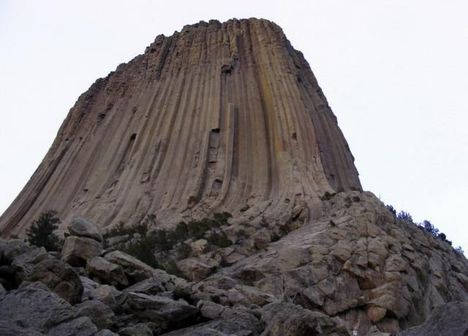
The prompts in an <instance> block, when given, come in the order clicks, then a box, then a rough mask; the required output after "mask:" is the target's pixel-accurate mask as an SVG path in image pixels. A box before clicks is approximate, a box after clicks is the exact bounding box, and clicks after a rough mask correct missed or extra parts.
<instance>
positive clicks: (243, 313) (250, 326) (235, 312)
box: [165, 302, 264, 336]
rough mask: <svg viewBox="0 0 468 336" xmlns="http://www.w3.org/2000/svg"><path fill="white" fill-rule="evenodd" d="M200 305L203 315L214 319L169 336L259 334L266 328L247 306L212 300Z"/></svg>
mask: <svg viewBox="0 0 468 336" xmlns="http://www.w3.org/2000/svg"><path fill="white" fill-rule="evenodd" d="M199 306H200V309H201V313H202V315H203V317H205V318H209V319H211V318H213V320H212V321H209V322H206V323H202V324H197V325H194V326H190V327H187V328H184V329H180V330H175V331H173V332H170V333H168V334H167V336H225V335H226V336H227V335H238V336H242V335H245V336H258V335H260V334H261V333H262V330H263V329H264V324H263V323H262V322H261V321H260V320H259V319H258V317H257V316H255V315H254V314H253V313H252V312H251V311H249V310H248V309H246V308H242V307H238V308H229V307H223V306H221V305H218V304H216V303H212V302H203V303H200V304H199ZM165 335H166V334H165ZM262 335H263V334H262Z"/></svg>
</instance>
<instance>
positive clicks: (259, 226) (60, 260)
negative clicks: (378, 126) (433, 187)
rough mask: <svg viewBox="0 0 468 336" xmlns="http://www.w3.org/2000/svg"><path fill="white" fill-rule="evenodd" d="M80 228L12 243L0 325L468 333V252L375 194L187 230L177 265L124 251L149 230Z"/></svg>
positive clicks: (6, 249) (43, 330) (1, 274)
mask: <svg viewBox="0 0 468 336" xmlns="http://www.w3.org/2000/svg"><path fill="white" fill-rule="evenodd" d="M68 230H69V235H68V236H67V237H66V239H65V241H64V245H63V248H62V250H61V252H60V253H58V252H47V251H45V250H44V249H43V248H39V247H34V246H30V245H28V244H27V243H25V242H23V241H21V240H0V284H1V285H0V335H5V336H9V335H14V336H21V335H33V336H34V335H60V336H64V335H79V336H85V335H86V336H87V335H90V336H91V335H96V336H110V335H163V334H164V335H171V336H181V335H187V336H188V335H252V336H254V335H262V336H267V335H269V336H285V335H286V336H288V335H290V336H293V335H299V336H300V335H303V336H306V335H335V336H338V335H343V336H344V335H354V334H357V335H359V336H361V335H375V336H378V335H380V336H382V335H396V334H398V335H402V336H420V335H421V336H422V335H426V336H431V335H451V336H457V335H460V336H461V335H465V334H466V333H467V332H468V323H467V322H466V321H467V320H468V319H467V318H466V317H467V316H468V262H467V260H466V259H465V258H464V256H463V255H462V254H460V253H457V252H456V251H454V250H453V249H452V247H451V246H450V245H449V244H448V243H447V242H446V241H443V240H441V239H437V238H435V237H433V236H432V235H430V234H429V233H427V232H425V231H424V230H423V229H421V228H419V227H418V226H416V225H415V224H412V223H408V222H404V221H401V220H398V219H397V218H395V216H394V214H392V213H391V212H390V211H389V210H388V209H387V208H386V207H385V205H384V204H382V203H381V202H380V201H379V200H378V199H377V198H376V197H375V196H374V195H372V194H371V193H368V192H363V193H361V192H348V193H338V194H335V195H331V194H327V195H326V196H324V197H323V209H322V212H321V213H318V214H309V213H308V212H307V208H305V207H304V208H301V207H298V208H297V209H296V210H295V211H294V212H293V214H292V216H291V218H290V219H289V220H288V221H286V222H285V223H284V224H283V225H281V226H278V227H276V226H270V225H269V224H268V223H265V222H263V221H261V220H257V221H253V222H250V223H246V222H240V221H238V220H236V219H233V218H230V219H226V220H225V221H223V222H222V223H221V225H219V226H216V229H215V230H214V231H212V230H208V231H206V232H204V231H201V234H200V236H201V237H197V238H194V237H192V238H187V239H185V238H186V237H185V236H184V239H185V240H184V241H183V242H177V247H178V250H177V251H179V250H180V246H184V247H186V246H188V248H186V249H184V251H185V252H184V253H182V254H181V253H179V254H177V253H178V252H177V251H176V249H175V248H174V246H169V247H168V248H167V249H166V252H165V254H164V258H165V259H168V260H171V261H172V262H173V263H174V264H175V266H176V267H172V268H171V269H169V268H167V267H165V268H166V269H167V270H168V271H171V272H172V273H176V274H177V275H174V274H169V273H167V272H166V271H164V270H162V269H159V268H153V267H151V266H150V265H148V264H145V263H143V262H142V261H140V260H138V259H136V258H134V257H133V256H131V255H129V254H127V253H125V252H123V251H121V250H125V251H129V250H128V244H135V242H136V243H138V241H140V240H142V239H144V237H142V235H141V234H139V233H134V234H132V233H130V231H128V230H127V231H125V232H124V231H121V232H120V233H123V234H122V235H120V236H119V235H116V234H115V233H116V232H118V231H115V232H114V234H113V235H110V234H109V233H108V234H106V235H104V236H105V238H104V237H103V235H102V234H101V232H100V230H99V229H98V226H95V225H93V223H91V222H89V221H87V220H85V219H75V220H74V221H73V222H72V223H70V225H69V227H68ZM213 232H216V233H217V236H216V237H215V238H216V239H213V236H212V233H213ZM220 237H221V238H220ZM171 239H172V238H171ZM132 242H133V243H132ZM226 242H228V243H226ZM174 244H175V243H174ZM220 245H221V246H220ZM119 249H121V250H119ZM175 255H177V257H174V256H175ZM158 261H159V263H160V264H161V265H167V263H164V262H162V261H161V259H159V260H158Z"/></svg>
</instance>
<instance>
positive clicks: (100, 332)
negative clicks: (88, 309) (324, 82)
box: [95, 329, 119, 336]
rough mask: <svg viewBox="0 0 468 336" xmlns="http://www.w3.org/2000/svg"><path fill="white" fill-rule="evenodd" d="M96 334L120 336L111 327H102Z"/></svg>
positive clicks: (98, 335)
mask: <svg viewBox="0 0 468 336" xmlns="http://www.w3.org/2000/svg"><path fill="white" fill-rule="evenodd" d="M95 336H119V334H116V333H115V332H112V331H110V330H109V329H102V330H99V332H98V333H97V334H96V335H95Z"/></svg>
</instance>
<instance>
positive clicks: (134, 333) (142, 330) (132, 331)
mask: <svg viewBox="0 0 468 336" xmlns="http://www.w3.org/2000/svg"><path fill="white" fill-rule="evenodd" d="M119 335H120V336H153V331H152V330H151V328H150V327H149V326H148V325H147V324H146V323H138V324H136V325H133V326H129V327H125V328H122V329H120V330H119Z"/></svg>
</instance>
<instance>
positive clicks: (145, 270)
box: [104, 251, 154, 283]
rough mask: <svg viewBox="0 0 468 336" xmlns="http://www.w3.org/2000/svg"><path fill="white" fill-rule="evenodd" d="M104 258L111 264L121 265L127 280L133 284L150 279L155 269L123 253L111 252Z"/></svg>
mask: <svg viewBox="0 0 468 336" xmlns="http://www.w3.org/2000/svg"><path fill="white" fill-rule="evenodd" d="M104 258H105V259H106V260H108V261H109V262H111V263H114V264H117V265H120V266H121V267H122V268H123V270H124V272H125V275H126V276H127V278H128V279H129V280H130V281H131V282H133V283H135V282H138V281H142V280H144V279H147V278H150V277H151V276H152V275H153V272H154V268H152V267H151V266H149V265H147V264H145V263H144V262H142V261H140V260H138V259H136V258H134V257H132V256H131V255H129V254H126V253H124V252H122V251H112V252H109V253H107V254H106V255H105V256H104Z"/></svg>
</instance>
